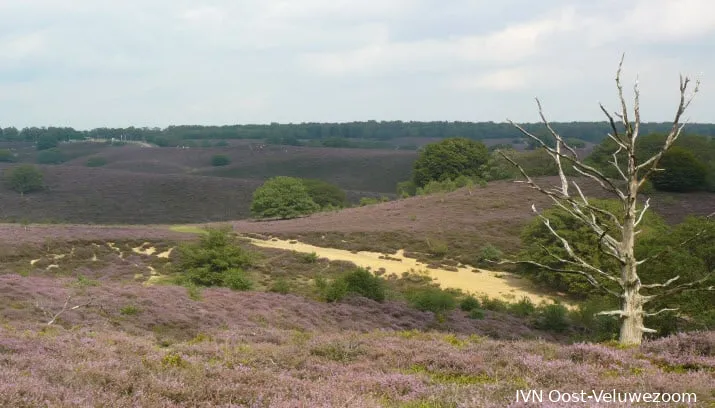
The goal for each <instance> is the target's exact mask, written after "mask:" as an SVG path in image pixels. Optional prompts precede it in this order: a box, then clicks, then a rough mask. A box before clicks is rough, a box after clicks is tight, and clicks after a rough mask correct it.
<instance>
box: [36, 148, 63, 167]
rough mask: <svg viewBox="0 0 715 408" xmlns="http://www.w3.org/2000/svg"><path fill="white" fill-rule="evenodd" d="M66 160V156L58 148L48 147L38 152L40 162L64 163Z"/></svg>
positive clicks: (38, 161)
mask: <svg viewBox="0 0 715 408" xmlns="http://www.w3.org/2000/svg"><path fill="white" fill-rule="evenodd" d="M64 162H65V156H64V155H63V154H62V152H60V151H59V149H57V148H52V149H47V150H43V151H41V152H39V153H38V154H37V163H39V164H62V163H64Z"/></svg>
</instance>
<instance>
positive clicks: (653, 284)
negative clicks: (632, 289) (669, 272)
mask: <svg viewBox="0 0 715 408" xmlns="http://www.w3.org/2000/svg"><path fill="white" fill-rule="evenodd" d="M678 279H680V275H678V276H676V277H675V278H671V279H668V281H666V282H665V283H651V284H648V285H641V288H643V289H651V288H665V287H668V286H670V285H671V284H672V283H673V282H675V281H677V280H678Z"/></svg>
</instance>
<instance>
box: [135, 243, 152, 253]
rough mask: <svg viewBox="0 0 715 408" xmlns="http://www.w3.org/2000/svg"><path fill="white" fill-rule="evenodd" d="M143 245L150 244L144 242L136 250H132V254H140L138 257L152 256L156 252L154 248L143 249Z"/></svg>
mask: <svg viewBox="0 0 715 408" xmlns="http://www.w3.org/2000/svg"><path fill="white" fill-rule="evenodd" d="M145 245H151V243H149V242H145V243H143V244H141V245H139V246H138V247H136V248H132V252H134V253H135V254H140V255H153V254H154V252H156V248H154V247H153V246H150V247H148V248H144V246H145Z"/></svg>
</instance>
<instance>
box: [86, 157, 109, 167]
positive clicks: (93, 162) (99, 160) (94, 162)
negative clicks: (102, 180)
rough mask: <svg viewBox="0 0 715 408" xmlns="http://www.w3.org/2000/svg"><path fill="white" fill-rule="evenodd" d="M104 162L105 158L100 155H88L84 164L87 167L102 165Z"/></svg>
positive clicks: (105, 162)
mask: <svg viewBox="0 0 715 408" xmlns="http://www.w3.org/2000/svg"><path fill="white" fill-rule="evenodd" d="M106 164H107V159H105V158H104V157H100V156H94V157H90V158H89V159H87V163H85V165H86V166H87V167H102V166H104V165H106Z"/></svg>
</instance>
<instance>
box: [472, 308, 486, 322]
mask: <svg viewBox="0 0 715 408" xmlns="http://www.w3.org/2000/svg"><path fill="white" fill-rule="evenodd" d="M469 318H470V319H476V320H482V319H484V310H482V309H472V310H470V311H469Z"/></svg>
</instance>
